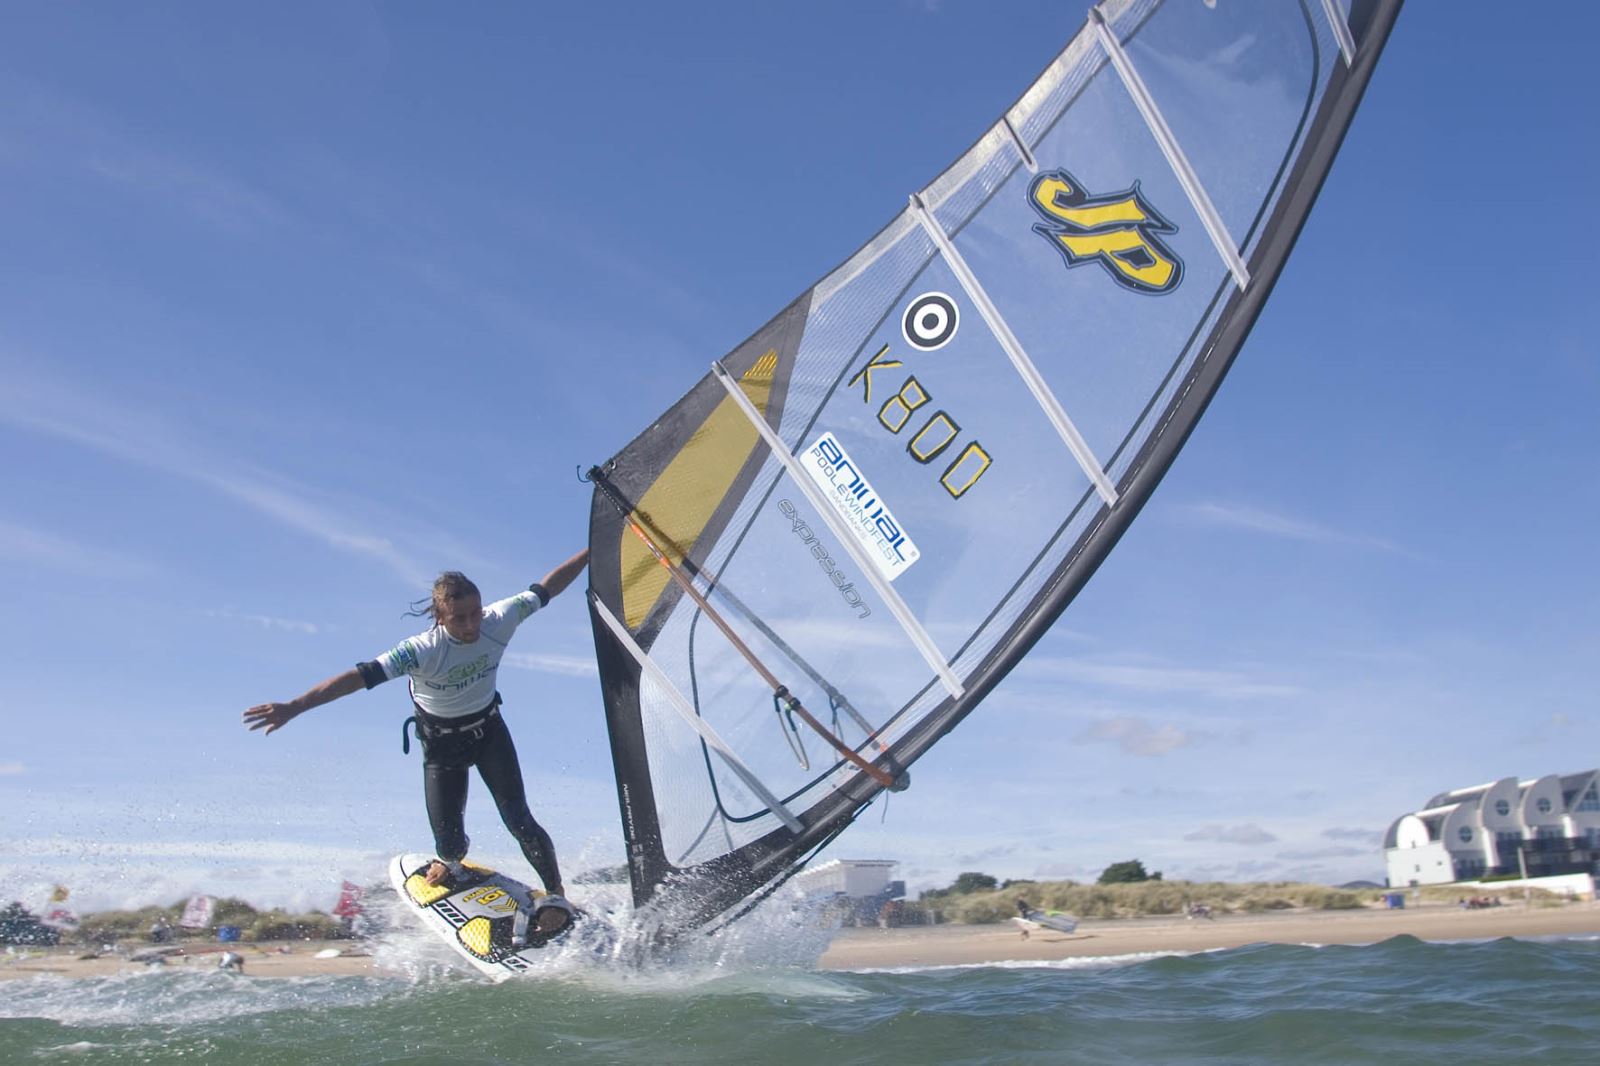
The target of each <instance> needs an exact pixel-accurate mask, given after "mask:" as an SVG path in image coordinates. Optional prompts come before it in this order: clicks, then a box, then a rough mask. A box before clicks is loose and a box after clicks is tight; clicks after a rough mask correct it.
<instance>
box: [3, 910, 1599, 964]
mask: <svg viewBox="0 0 1600 1066" xmlns="http://www.w3.org/2000/svg"><path fill="white" fill-rule="evenodd" d="M1402 934H1404V935H1409V936H1414V937H1417V938H1419V939H1421V940H1433V941H1442V940H1483V939H1493V938H1496V937H1508V936H1509V937H1551V936H1558V937H1560V936H1600V903H1568V904H1563V905H1560V906H1538V905H1535V906H1532V907H1524V906H1521V905H1511V906H1506V907H1495V908H1490V909H1486V910H1463V909H1461V908H1459V907H1455V906H1451V905H1448V904H1432V905H1424V906H1421V907H1411V908H1406V909H1404V910H1378V909H1364V910H1357V911H1280V912H1274V913H1271V914H1259V915H1222V916H1220V917H1217V918H1215V919H1204V918H1198V919H1186V918H1165V917H1164V918H1124V919H1115V920H1102V921H1085V922H1083V923H1082V924H1080V925H1079V926H1078V929H1077V931H1076V932H1074V933H1071V934H1063V933H1049V932H1046V933H1040V932H1035V933H1033V934H1032V935H1031V936H1029V937H1027V938H1024V937H1023V936H1022V935H1021V933H1020V932H1019V931H1018V929H1017V928H1016V926H1014V925H1012V924H1010V923H1005V924H1002V925H939V926H925V927H919V928H906V929H843V930H840V931H839V933H838V934H837V935H836V936H835V937H834V940H833V943H832V944H831V945H830V946H829V948H828V950H827V952H826V953H824V954H823V956H822V958H821V960H820V961H819V962H818V968H819V969H823V970H865V969H890V968H898V967H923V966H952V965H972V964H981V963H994V962H1027V961H1052V960H1057V959H1073V958H1096V957H1098V958H1107V957H1116V956H1129V955H1133V956H1137V955H1149V954H1159V953H1164V952H1181V953H1187V952H1196V951H1211V950H1216V949H1220V948H1234V947H1242V946H1244V945H1246V944H1258V943H1278V944H1373V943H1377V942H1378V941H1380V940H1386V939H1388V938H1389V937H1393V936H1400V935H1402ZM230 949H231V950H235V951H238V952H239V954H241V955H242V956H243V957H244V959H245V967H244V972H245V973H246V974H247V975H249V976H251V977H304V976H310V975H316V974H324V975H362V974H373V975H375V976H382V974H383V971H382V970H381V969H377V968H375V967H374V965H373V961H372V959H371V958H370V957H369V956H368V955H367V954H366V950H365V948H364V947H363V946H362V945H361V944H360V943H359V942H351V941H331V942H321V941H307V942H298V943H294V944H289V945H280V944H268V945H261V946H257V945H254V944H244V945H229V946H228V948H221V947H218V946H217V945H214V944H205V943H197V944H192V945H183V946H182V947H180V948H179V949H177V950H175V951H172V952H171V953H170V954H167V955H165V956H164V958H163V961H162V962H161V963H159V964H158V965H162V966H165V967H169V968H194V969H200V968H206V969H210V968H214V967H215V966H216V965H217V962H218V956H219V954H220V952H221V951H223V950H230ZM144 951H148V949H143V951H137V952H135V953H134V954H135V955H136V956H140V957H145V956H144ZM333 951H337V952H339V954H337V955H330V952H333ZM80 954H81V951H79V950H71V949H51V950H48V951H35V952H19V953H18V954H16V955H4V956H0V980H3V979H5V978H25V977H37V976H41V975H55V976H60V977H94V976H106V975H111V974H116V973H120V972H125V971H130V970H140V969H144V968H146V967H148V966H150V965H152V963H150V962H144V961H136V960H135V958H132V957H128V956H115V955H108V956H103V957H100V958H80V957H79V956H80ZM319 954H321V955H324V956H328V957H322V958H319V957H318V955H319Z"/></svg>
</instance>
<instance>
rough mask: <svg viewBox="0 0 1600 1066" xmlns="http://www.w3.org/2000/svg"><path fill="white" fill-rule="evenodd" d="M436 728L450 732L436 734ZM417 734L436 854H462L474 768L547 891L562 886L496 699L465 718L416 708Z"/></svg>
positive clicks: (453, 857)
mask: <svg viewBox="0 0 1600 1066" xmlns="http://www.w3.org/2000/svg"><path fill="white" fill-rule="evenodd" d="M441 729H453V730H455V732H451V733H441V732H439V730H441ZM417 735H418V736H419V737H420V738H421V740H422V779H423V789H424V792H425V793H426V796H427V801H428V823H429V824H430V825H431V826H432V827H433V843H434V847H435V848H436V849H437V850H438V854H439V858H441V859H444V860H446V861H449V862H455V861H458V860H459V859H461V858H462V857H463V856H464V855H466V853H467V832H466V828H465V826H464V825H463V818H464V816H465V814H466V810H467V779H468V771H469V770H470V769H472V768H473V767H474V766H476V767H477V768H478V776H479V777H481V778H483V783H484V784H485V785H487V786H489V794H490V795H491V796H493V797H494V802H495V806H496V807H498V808H499V809H500V820H501V821H502V822H504V823H505V825H506V828H507V829H508V830H510V831H511V835H512V836H513V837H515V838H516V840H517V843H518V844H519V845H521V847H522V854H523V856H524V857H526V858H527V860H528V865H530V866H532V867H533V868H534V870H535V871H536V872H537V873H538V874H539V879H540V880H541V881H543V882H544V887H545V889H546V890H547V891H550V892H555V891H557V890H558V889H559V888H560V887H561V871H560V869H559V868H558V867H557V866H556V849H555V844H554V843H552V842H551V840H550V834H549V833H547V832H545V830H544V827H543V826H541V825H540V824H539V823H538V822H537V821H535V820H534V817H533V812H532V811H530V810H529V809H528V797H527V793H526V791H525V790H524V788H523V785H522V767H521V764H520V763H518V761H517V747H516V744H515V743H513V741H512V739H511V731H510V730H509V729H507V728H506V723H505V720H504V719H502V718H501V717H500V711H499V697H498V696H496V697H495V703H494V704H493V705H492V707H491V709H490V710H489V711H488V712H486V713H485V714H484V715H483V716H481V717H478V718H475V719H468V720H467V721H466V722H465V723H463V722H461V721H459V720H456V719H440V718H434V717H433V716H432V715H429V714H427V713H426V712H424V711H423V710H421V709H420V708H419V709H418V710H417Z"/></svg>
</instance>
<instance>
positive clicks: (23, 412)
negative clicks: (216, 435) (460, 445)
mask: <svg viewBox="0 0 1600 1066" xmlns="http://www.w3.org/2000/svg"><path fill="white" fill-rule="evenodd" d="M6 372H7V374H8V378H9V380H8V381H7V387H8V391H9V392H10V393H11V394H12V395H11V399H10V400H9V401H8V402H7V403H6V405H5V406H4V407H0V424H6V425H11V426H14V427H16V428H18V429H22V430H25V431H28V432H31V433H35V434H38V435H41V436H46V437H51V438H54V439H56V440H62V441H67V442H69V443H72V444H76V445H78V446H79V447H82V448H88V449H90V450H92V451H96V452H99V453H100V454H101V455H104V456H106V457H108V458H111V459H114V460H117V461H119V462H124V463H130V464H134V465H138V466H143V467H147V468H150V469H154V470H159V471H161V472H163V473H166V474H170V475H174V476H176V477H181V478H184V479H186V480H188V481H191V482H193V483H195V484H198V485H201V486H203V487H205V488H207V489H209V490H211V491H213V492H217V493H220V494H222V495H224V496H227V497H230V498H232V499H234V500H236V501H238V502H239V503H242V504H244V505H245V506H247V507H249V508H251V509H252V510H254V511H256V512H258V513H260V514H263V515H265V516H267V517H268V518H271V519H273V520H274V521H276V522H278V523H280V524H282V525H285V526H288V527H289V528H291V529H294V530H297V531H298V532H301V533H304V534H307V535H309V536H311V537H314V538H316V539H318V540H321V541H322V542H324V543H325V544H328V545H330V546H332V547H334V548H337V549H339V550H341V551H345V552H350V553H352V554H356V555H364V556H367V557H368V558H371V559H373V560H375V561H377V562H380V563H382V564H384V565H385V566H388V567H389V568H390V569H392V570H393V571H394V572H395V573H397V574H399V575H400V576H401V577H402V578H403V579H404V580H405V581H407V582H408V583H410V584H413V585H423V584H427V583H428V581H429V580H430V579H431V577H432V574H431V573H430V572H429V570H428V569H427V568H426V567H424V566H422V565H421V564H420V563H418V562H417V561H416V560H415V559H413V558H411V557H410V556H409V555H408V554H407V553H406V552H404V551H403V550H402V549H400V548H399V547H397V546H396V545H395V544H394V542H393V541H391V540H390V539H389V538H387V537H384V536H380V535H377V534H373V533H370V532H367V531H366V530H363V529H361V528H360V524H359V522H358V521H357V520H355V519H353V518H351V517H350V516H348V515H344V514H340V513H338V512H336V511H334V510H333V509H332V508H330V507H328V506H327V505H325V504H319V503H316V502H314V500H313V498H312V494H311V493H310V492H309V491H307V490H306V489H304V488H301V487H298V486H296V485H294V484H292V483H291V482H289V481H288V480H287V479H285V478H282V477H280V476H278V475H275V474H271V473H268V472H266V471H261V470H259V469H250V468H246V467H243V466H240V465H236V464H234V463H232V462H230V461H229V460H228V459H226V458H225V457H222V456H219V455H215V454H212V453H211V452H210V450H208V449H207V448H206V447H204V446H203V445H202V444H200V443H199V442H196V441H193V440H189V439H187V438H186V437H185V436H184V435H182V434H180V433H178V432H176V431H175V430H174V429H173V427H172V426H171V425H169V424H167V423H166V422H164V421H163V420H161V419H160V418H158V417H156V416H154V415H151V414H149V413H146V412H140V411H134V410H130V409H129V408H128V407H127V406H126V403H119V404H111V403H108V402H105V401H103V400H101V399H100V398H99V397H98V396H95V395H93V394H90V393H87V392H84V391H81V390H73V389H69V388H66V387H64V386H61V385H59V384H56V383H53V382H46V381H41V380H36V379H35V380H30V379H29V378H28V377H27V376H26V375H25V374H24V373H23V372H21V371H20V369H18V368H16V367H11V368H8V369H7V371H6Z"/></svg>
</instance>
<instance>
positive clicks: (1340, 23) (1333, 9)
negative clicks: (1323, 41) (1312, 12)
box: [1322, 0, 1356, 67]
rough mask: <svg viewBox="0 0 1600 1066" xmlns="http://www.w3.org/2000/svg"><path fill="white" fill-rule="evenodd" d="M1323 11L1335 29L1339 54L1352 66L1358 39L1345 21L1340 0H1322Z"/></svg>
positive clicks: (1345, 62) (1329, 23)
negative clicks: (1351, 32) (1352, 34)
mask: <svg viewBox="0 0 1600 1066" xmlns="http://www.w3.org/2000/svg"><path fill="white" fill-rule="evenodd" d="M1322 13H1323V14H1324V15H1326V16H1327V18H1328V25H1329V26H1330V27H1331V28H1332V29H1333V37H1334V40H1336V41H1338V42H1339V55H1340V57H1341V58H1343V59H1344V65H1345V66H1347V67H1348V66H1351V65H1352V64H1354V63H1355V61H1356V39H1355V38H1354V37H1352V36H1351V35H1350V24H1349V23H1348V22H1346V21H1345V18H1344V12H1343V11H1340V10H1339V2H1338V0H1322Z"/></svg>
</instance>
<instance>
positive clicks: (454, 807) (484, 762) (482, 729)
mask: <svg viewBox="0 0 1600 1066" xmlns="http://www.w3.org/2000/svg"><path fill="white" fill-rule="evenodd" d="M588 563H589V552H588V551H587V550H584V551H581V552H579V553H578V554H577V555H574V556H573V557H572V558H570V559H568V560H567V561H566V562H564V563H562V564H561V565H560V566H558V567H556V568H555V569H554V570H552V571H550V572H549V573H548V574H546V575H545V576H544V579H543V580H541V581H537V582H535V583H534V584H532V585H530V586H528V590H527V591H526V592H519V593H517V594H516V595H515V596H512V597H510V598H509V599H504V600H499V601H497V602H495V603H491V604H490V605H489V606H488V607H484V606H483V599H482V597H481V596H480V594H479V592H478V587H477V586H476V585H474V584H473V583H472V582H471V581H469V580H468V579H467V577H466V575H464V574H461V573H459V572H457V571H454V570H451V571H447V572H445V573H443V574H440V575H439V578H438V580H436V581H435V582H434V583H433V594H432V596H431V598H430V599H429V601H428V605H427V606H426V607H425V608H422V609H421V610H419V611H418V612H417V613H418V614H422V615H425V616H427V617H430V618H432V619H433V622H434V625H433V628H432V629H430V630H428V631H427V632H425V633H419V634H417V635H416V636H414V637H409V638H407V639H406V640H403V641H401V642H400V643H399V644H397V645H395V646H394V647H393V648H391V649H389V650H388V651H386V652H384V653H383V654H382V655H380V656H379V657H378V658H377V659H374V660H372V661H370V662H363V663H358V664H357V665H356V666H354V667H353V668H351V669H349V670H346V671H345V672H344V673H342V674H339V675H337V676H335V677H330V678H328V679H327V680H326V681H323V682H322V683H321V684H319V685H317V686H315V687H314V688H312V689H311V690H310V691H308V692H306V693H304V694H303V695H301V696H298V697H296V698H294V699H292V700H290V701H288V702H287V703H262V704H257V705H256V706H254V707H251V708H250V709H249V710H247V711H245V712H244V721H245V724H246V725H247V726H248V727H249V728H250V729H251V730H257V729H260V730H264V731H265V732H264V733H263V735H265V736H270V735H271V734H272V733H274V732H276V731H278V730H279V729H282V728H283V727H284V726H285V725H287V724H288V723H289V722H290V721H292V720H293V719H295V718H297V717H299V716H300V715H302V714H304V713H305V712H307V711H309V710H311V709H312V708H313V707H320V706H322V705H323V704H324V703H329V702H332V701H333V700H336V699H339V698H340V697H341V696H348V695H350V694H351V693H352V692H355V691H357V690H359V689H362V688H372V687H373V686H375V685H380V684H382V683H383V682H385V681H388V680H391V679H393V678H396V677H399V676H400V675H402V674H405V675H406V676H407V677H408V679H409V683H410V686H411V701H412V704H413V706H414V707H415V708H416V715H415V721H416V725H417V736H418V737H419V738H420V739H421V741H422V752H423V758H422V778H423V791H424V794H425V796H426V799H427V804H428V821H429V822H430V823H431V824H432V827H433V841H434V847H435V848H436V849H437V852H438V856H439V857H438V859H436V860H435V861H434V862H433V863H431V864H430V865H429V866H428V869H427V873H426V877H427V880H428V883H429V884H434V885H438V884H446V883H448V882H451V881H453V880H455V879H458V878H461V877H463V876H465V874H466V871H465V868H464V867H463V866H462V864H461V860H462V859H464V858H465V857H466V854H467V845H468V840H467V834H466V830H465V828H464V826H463V821H462V820H463V817H464V815H465V814H466V807H467V771H468V770H469V769H471V768H472V767H474V766H476V767H477V768H478V776H480V777H482V778H483V783H484V784H485V785H487V786H489V793H490V795H492V796H493V797H494V801H495V805H496V806H497V807H499V809H500V818H501V820H502V821H503V822H505V825H506V828H507V829H509V830H510V831H511V835H512V836H513V837H515V838H516V840H517V843H518V844H519V845H521V847H522V854H523V855H524V856H525V857H526V858H527V860H528V863H529V865H531V866H532V867H533V868H534V870H535V871H536V872H537V873H538V875H539V879H540V880H541V881H543V882H544V887H545V891H546V892H548V893H549V894H550V895H551V896H553V897H556V899H558V900H560V902H561V904H565V903H566V901H565V900H564V899H561V897H564V896H565V895H566V889H565V888H564V887H563V885H562V883H561V871H560V868H559V867H558V866H557V865H556V852H555V845H554V844H553V843H551V840H550V834H549V833H547V832H545V830H544V827H543V826H541V825H540V824H539V823H538V822H536V821H535V820H534V818H533V813H532V812H531V811H530V810H529V809H528V800H527V794H526V792H525V791H524V789H523V784H522V767H521V765H520V764H519V763H518V761H517V749H516V747H515V745H513V744H512V742H511V732H510V730H508V729H507V728H506V724H505V721H504V720H503V719H502V718H501V717H500V693H498V692H496V691H495V673H496V671H497V670H498V669H499V667H500V658H501V656H502V655H504V654H505V650H506V644H507V643H508V642H509V641H510V640H511V635H512V634H513V633H514V632H516V629H517V626H519V625H521V624H522V623H523V622H524V621H526V620H527V618H528V616H529V615H531V614H533V613H534V612H535V611H537V610H539V609H540V608H541V607H543V606H545V605H546V604H548V603H549V602H550V598H551V597H552V596H555V595H557V594H558V593H560V592H561V591H562V590H563V589H565V588H566V587H567V586H568V585H570V584H572V582H573V580H574V579H576V578H577V576H578V575H579V574H580V573H582V572H583V568H584V567H585V566H587V565H588ZM546 910H549V911H553V912H555V913H546ZM563 910H564V911H565V915H563V914H562V913H561V912H562V911H563ZM571 913H572V912H571V908H570V905H566V906H565V907H562V906H557V907H555V908H546V909H541V911H540V913H539V915H538V916H537V918H536V924H537V925H538V926H539V932H541V933H548V932H553V931H554V930H549V929H547V928H545V927H546V926H547V925H550V924H553V923H555V922H557V921H559V920H560V918H561V917H563V916H567V917H570V914H571ZM518 917H519V918H522V917H523V916H522V915H519V916H518ZM525 920H526V919H525V918H524V921H525ZM561 924H563V925H564V924H565V923H564V922H563V923H561ZM518 925H519V926H521V925H522V922H519V923H518Z"/></svg>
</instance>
